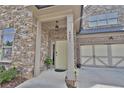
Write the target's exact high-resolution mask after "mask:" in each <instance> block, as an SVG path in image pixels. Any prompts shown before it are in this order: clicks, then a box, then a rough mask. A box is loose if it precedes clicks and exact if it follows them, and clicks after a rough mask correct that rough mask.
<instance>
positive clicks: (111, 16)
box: [106, 12, 118, 19]
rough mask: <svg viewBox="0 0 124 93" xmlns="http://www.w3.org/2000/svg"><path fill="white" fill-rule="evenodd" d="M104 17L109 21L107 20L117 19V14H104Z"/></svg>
mask: <svg viewBox="0 0 124 93" xmlns="http://www.w3.org/2000/svg"><path fill="white" fill-rule="evenodd" d="M106 17H107V19H109V18H117V17H118V13H117V12H115V13H108V14H106Z"/></svg>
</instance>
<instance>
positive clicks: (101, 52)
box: [95, 45, 107, 56]
mask: <svg viewBox="0 0 124 93" xmlns="http://www.w3.org/2000/svg"><path fill="white" fill-rule="evenodd" d="M95 56H107V45H95Z"/></svg>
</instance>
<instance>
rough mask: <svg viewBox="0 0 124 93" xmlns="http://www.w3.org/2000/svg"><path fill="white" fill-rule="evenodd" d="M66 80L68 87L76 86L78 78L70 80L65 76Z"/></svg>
mask: <svg viewBox="0 0 124 93" xmlns="http://www.w3.org/2000/svg"><path fill="white" fill-rule="evenodd" d="M65 82H66V85H67V87H68V88H76V87H77V86H76V80H68V79H67V76H66V77H65Z"/></svg>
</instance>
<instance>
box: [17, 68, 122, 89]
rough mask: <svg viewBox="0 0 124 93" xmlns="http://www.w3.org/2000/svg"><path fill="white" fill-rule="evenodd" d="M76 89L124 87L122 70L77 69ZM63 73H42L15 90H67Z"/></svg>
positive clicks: (52, 71)
mask: <svg viewBox="0 0 124 93" xmlns="http://www.w3.org/2000/svg"><path fill="white" fill-rule="evenodd" d="M77 71H78V77H77V79H78V82H77V86H78V88H115V87H116V88H118V87H124V69H116V68H95V67H83V68H81V69H78V70H77ZM65 75H66V71H65V72H55V71H54V70H47V71H43V72H42V73H41V75H39V76H38V77H35V78H33V79H31V80H27V81H25V82H24V83H22V84H21V85H19V86H17V88H67V86H66V83H65Z"/></svg>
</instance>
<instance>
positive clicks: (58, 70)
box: [55, 69, 66, 72]
mask: <svg viewBox="0 0 124 93" xmlns="http://www.w3.org/2000/svg"><path fill="white" fill-rule="evenodd" d="M55 71H56V72H64V71H66V70H64V69H55Z"/></svg>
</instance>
